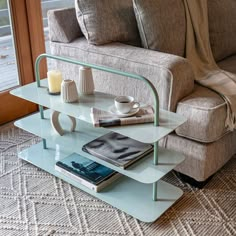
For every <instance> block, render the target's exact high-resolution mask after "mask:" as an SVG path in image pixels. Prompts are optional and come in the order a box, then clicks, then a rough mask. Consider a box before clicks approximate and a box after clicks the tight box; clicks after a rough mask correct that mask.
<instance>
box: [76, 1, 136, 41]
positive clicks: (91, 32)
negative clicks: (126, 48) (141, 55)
mask: <svg viewBox="0 0 236 236" xmlns="http://www.w3.org/2000/svg"><path fill="white" fill-rule="evenodd" d="M75 8H76V11H77V19H78V22H79V25H80V28H81V30H82V32H83V34H84V35H85V37H86V38H87V40H88V42H89V43H90V44H95V45H101V44H106V43H110V42H115V41H117V42H124V43H127V44H132V45H140V37H139V33H138V28H137V23H136V19H135V15H134V11H133V4H132V0H76V1H75Z"/></svg>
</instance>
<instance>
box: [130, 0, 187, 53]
mask: <svg viewBox="0 0 236 236" xmlns="http://www.w3.org/2000/svg"><path fill="white" fill-rule="evenodd" d="M133 6H134V12H135V15H136V20H137V23H138V28H139V33H140V37H141V41H142V44H143V47H144V48H148V49H152V50H157V51H160V52H165V53H170V54H175V55H179V56H184V53H185V33H186V20H185V10H184V5H183V2H182V0H164V1H163V0H133Z"/></svg>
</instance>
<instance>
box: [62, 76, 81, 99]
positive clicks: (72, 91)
mask: <svg viewBox="0 0 236 236" xmlns="http://www.w3.org/2000/svg"><path fill="white" fill-rule="evenodd" d="M78 98H79V96H78V92H77V87H76V84H75V81H74V80H69V79H66V80H63V81H62V83H61V99H62V101H63V102H78Z"/></svg>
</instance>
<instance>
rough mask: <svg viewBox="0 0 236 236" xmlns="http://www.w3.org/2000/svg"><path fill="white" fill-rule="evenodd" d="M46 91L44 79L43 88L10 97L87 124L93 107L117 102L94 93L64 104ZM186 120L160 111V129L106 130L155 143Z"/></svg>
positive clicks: (26, 88) (19, 91)
mask: <svg viewBox="0 0 236 236" xmlns="http://www.w3.org/2000/svg"><path fill="white" fill-rule="evenodd" d="M47 88H48V83H47V79H44V80H41V87H37V84H36V82H35V83H31V84H28V85H26V86H23V87H19V88H17V89H14V90H12V91H11V94H13V95H15V96H17V97H20V98H22V99H26V100H28V101H31V102H33V103H36V104H39V105H42V106H45V107H48V108H51V109H53V110H56V111H58V112H61V113H63V114H66V115H69V116H72V117H75V118H76V119H79V120H83V121H85V122H88V123H92V120H91V117H90V110H91V108H92V107H95V108H99V109H102V110H105V111H108V108H109V107H110V106H112V105H113V103H114V97H115V96H113V95H110V94H105V93H100V92H95V94H94V95H86V96H80V97H79V102H78V103H64V102H62V100H61V97H60V96H53V95H49V94H48V92H47ZM185 121H186V119H185V118H184V117H182V116H180V115H178V114H176V113H173V112H169V111H165V110H160V117H159V126H157V127H156V126H154V124H152V123H149V124H138V125H128V126H114V127H107V129H109V130H111V131H114V132H117V133H120V134H123V135H126V136H129V137H131V138H133V139H136V140H138V141H140V142H144V143H154V142H156V141H158V140H160V139H161V138H163V137H165V136H166V135H168V134H169V133H171V132H172V131H173V130H175V129H176V128H177V127H178V126H180V125H181V124H183V123H184V122H185Z"/></svg>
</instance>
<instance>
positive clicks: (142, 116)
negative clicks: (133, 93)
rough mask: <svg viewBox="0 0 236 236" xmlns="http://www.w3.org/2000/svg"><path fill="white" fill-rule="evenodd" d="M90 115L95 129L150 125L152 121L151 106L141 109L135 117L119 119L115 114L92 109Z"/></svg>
mask: <svg viewBox="0 0 236 236" xmlns="http://www.w3.org/2000/svg"><path fill="white" fill-rule="evenodd" d="M90 115H91V118H92V122H93V125H94V126H95V127H108V126H116V125H130V124H141V123H152V122H153V121H154V110H153V107H152V106H145V107H141V108H140V109H139V111H138V112H137V113H136V114H135V115H133V116H129V117H122V118H121V117H118V116H116V115H115V114H112V113H110V112H107V111H103V110H100V109H97V108H94V107H93V108H91V113H90Z"/></svg>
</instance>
